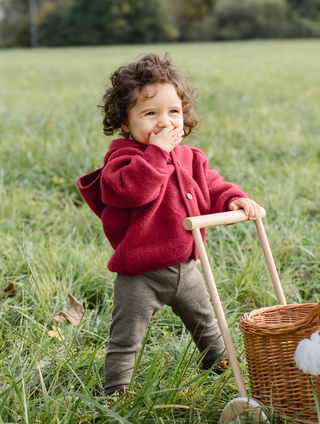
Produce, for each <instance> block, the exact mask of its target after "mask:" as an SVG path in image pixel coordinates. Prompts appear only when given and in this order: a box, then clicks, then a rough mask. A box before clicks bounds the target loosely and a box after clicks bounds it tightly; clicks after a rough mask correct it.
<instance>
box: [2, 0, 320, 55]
mask: <svg viewBox="0 0 320 424" xmlns="http://www.w3.org/2000/svg"><path fill="white" fill-rule="evenodd" d="M37 4H38V14H37V20H38V33H39V44H40V46H70V45H73V46H75V45H99V44H117V43H119V44H120V43H121V44H123V43H154V42H167V41H200V40H201V41H204V40H238V39H250V38H297V37H319V36H320V0H37ZM0 13H1V14H0V16H1V18H0V46H2V47H13V46H30V18H29V0H0Z"/></svg>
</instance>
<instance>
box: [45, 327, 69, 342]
mask: <svg viewBox="0 0 320 424" xmlns="http://www.w3.org/2000/svg"><path fill="white" fill-rule="evenodd" d="M51 328H52V331H48V333H47V334H48V336H50V337H55V338H56V339H58V340H59V341H60V342H62V340H64V339H65V337H64V336H63V335H62V331H61V330H60V328H59V327H55V326H54V325H52V327H51Z"/></svg>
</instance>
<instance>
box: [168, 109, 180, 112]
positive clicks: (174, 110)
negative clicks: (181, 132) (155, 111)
mask: <svg viewBox="0 0 320 424" xmlns="http://www.w3.org/2000/svg"><path fill="white" fill-rule="evenodd" d="M170 113H178V111H177V110H176V109H172V110H170Z"/></svg>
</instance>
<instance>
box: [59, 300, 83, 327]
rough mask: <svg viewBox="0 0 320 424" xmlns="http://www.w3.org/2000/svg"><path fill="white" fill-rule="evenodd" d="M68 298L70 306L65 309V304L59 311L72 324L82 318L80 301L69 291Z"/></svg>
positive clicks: (76, 323) (77, 322)
mask: <svg viewBox="0 0 320 424" xmlns="http://www.w3.org/2000/svg"><path fill="white" fill-rule="evenodd" d="M68 298H69V299H70V308H69V309H67V307H66V306H63V307H62V311H61V312H62V313H63V314H64V317H65V319H66V320H67V321H68V322H70V323H71V324H72V325H78V324H79V323H80V321H81V319H82V311H83V306H82V303H80V302H79V301H78V300H77V299H76V298H75V297H74V296H72V294H71V293H70V294H68ZM83 319H84V318H83Z"/></svg>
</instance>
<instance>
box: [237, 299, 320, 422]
mask: <svg viewBox="0 0 320 424" xmlns="http://www.w3.org/2000/svg"><path fill="white" fill-rule="evenodd" d="M239 329H240V330H241V331H242V332H243V338H244V345H245V352H246V360H247V365H248V372H249V376H250V384H251V390H252V397H253V398H254V399H256V400H257V401H258V402H261V403H262V404H264V405H266V406H270V404H271V402H272V406H273V407H274V408H275V409H278V410H279V411H280V412H282V413H284V414H285V415H286V416H287V417H292V416H294V415H296V414H299V413H301V412H302V411H306V410H308V409H310V408H315V400H314V396H313V393H312V388H311V385H310V383H309V379H311V380H312V382H313V384H314V387H315V390H316V393H317V396H318V399H319V402H320V376H319V377H314V376H312V375H310V374H304V373H303V372H302V371H300V370H299V368H298V367H297V366H296V365H295V363H294V359H293V355H294V352H295V350H296V347H297V345H298V343H299V342H300V341H301V340H302V339H307V338H310V336H311V334H312V333H314V332H315V331H317V330H320V302H319V303H318V304H317V303H307V304H302V305H279V306H274V307H271V308H262V309H258V310H254V311H252V312H249V313H247V314H245V315H244V316H243V317H242V318H241V320H240V323H239ZM297 420H298V421H303V420H309V421H314V422H317V421H318V418H317V413H316V411H315V410H313V411H306V412H304V413H303V414H302V415H300V416H299V418H298V419H297Z"/></svg>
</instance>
